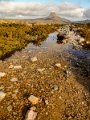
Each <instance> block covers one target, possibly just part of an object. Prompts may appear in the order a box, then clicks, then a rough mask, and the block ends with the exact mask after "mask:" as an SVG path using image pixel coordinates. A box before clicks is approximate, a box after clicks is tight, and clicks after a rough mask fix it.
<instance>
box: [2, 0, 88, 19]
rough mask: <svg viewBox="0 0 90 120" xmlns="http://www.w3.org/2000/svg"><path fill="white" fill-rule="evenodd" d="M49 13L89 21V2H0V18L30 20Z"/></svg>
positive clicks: (18, 0)
mask: <svg viewBox="0 0 90 120" xmlns="http://www.w3.org/2000/svg"><path fill="white" fill-rule="evenodd" d="M50 12H56V14H58V15H59V16H61V17H66V18H68V19H70V20H81V19H90V0H23V1H22V0H0V18H15V19H28V18H29V19H32V18H39V17H46V16H47V15H49V14H50Z"/></svg>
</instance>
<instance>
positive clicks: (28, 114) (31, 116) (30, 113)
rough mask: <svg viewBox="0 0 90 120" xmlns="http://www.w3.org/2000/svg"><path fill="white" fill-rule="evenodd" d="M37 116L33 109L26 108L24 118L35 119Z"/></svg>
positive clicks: (26, 119)
mask: <svg viewBox="0 0 90 120" xmlns="http://www.w3.org/2000/svg"><path fill="white" fill-rule="evenodd" d="M36 117H37V112H34V110H32V109H31V110H28V112H27V114H26V118H25V120H35V119H36Z"/></svg>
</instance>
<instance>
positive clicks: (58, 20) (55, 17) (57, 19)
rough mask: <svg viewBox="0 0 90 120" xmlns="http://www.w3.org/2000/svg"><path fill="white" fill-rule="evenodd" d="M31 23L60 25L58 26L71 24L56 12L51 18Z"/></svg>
mask: <svg viewBox="0 0 90 120" xmlns="http://www.w3.org/2000/svg"><path fill="white" fill-rule="evenodd" d="M31 21H32V22H36V23H58V24H65V23H70V21H69V20H68V19H65V18H61V17H59V16H58V15H57V14H56V13H55V12H51V13H50V14H49V16H47V17H45V18H37V19H33V20H31Z"/></svg>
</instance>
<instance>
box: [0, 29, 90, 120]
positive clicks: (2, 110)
mask: <svg viewBox="0 0 90 120" xmlns="http://www.w3.org/2000/svg"><path fill="white" fill-rule="evenodd" d="M58 31H59V32H64V31H65V30H58ZM66 32H67V34H66V38H65V40H64V42H63V43H62V44H58V42H57V34H58V32H55V33H52V34H50V35H49V36H48V38H47V39H46V41H44V42H42V43H41V45H40V46H34V45H33V44H29V45H28V46H27V47H26V48H25V49H23V50H22V51H19V52H16V53H15V54H13V55H12V56H11V57H9V58H7V59H5V60H4V61H0V120H89V119H90V51H89V50H85V49H83V48H82V46H81V45H80V44H79V41H80V39H81V37H80V36H79V35H76V33H75V32H73V31H66Z"/></svg>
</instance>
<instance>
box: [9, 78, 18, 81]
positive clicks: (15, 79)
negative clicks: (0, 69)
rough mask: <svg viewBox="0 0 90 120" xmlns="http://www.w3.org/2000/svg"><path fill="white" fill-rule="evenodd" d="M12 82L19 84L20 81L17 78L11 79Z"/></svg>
mask: <svg viewBox="0 0 90 120" xmlns="http://www.w3.org/2000/svg"><path fill="white" fill-rule="evenodd" d="M10 81H11V82H17V81H18V79H17V78H15V77H14V78H11V80H10Z"/></svg>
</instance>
